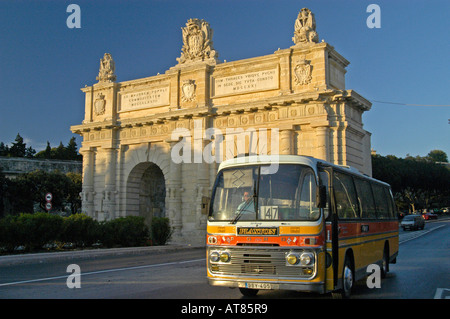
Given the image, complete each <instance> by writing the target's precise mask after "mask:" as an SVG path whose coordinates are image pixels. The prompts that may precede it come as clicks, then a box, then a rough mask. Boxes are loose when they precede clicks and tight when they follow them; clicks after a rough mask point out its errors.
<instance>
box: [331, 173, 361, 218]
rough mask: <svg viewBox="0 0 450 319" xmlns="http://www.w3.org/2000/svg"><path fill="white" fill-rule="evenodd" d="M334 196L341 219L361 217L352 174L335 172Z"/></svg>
mask: <svg viewBox="0 0 450 319" xmlns="http://www.w3.org/2000/svg"><path fill="white" fill-rule="evenodd" d="M333 188H334V197H335V199H336V209H337V213H338V217H339V218H340V219H355V218H359V212H358V204H357V199H356V192H355V187H354V185H353V180H352V177H351V176H348V175H345V174H341V173H339V172H335V173H334V176H333Z"/></svg>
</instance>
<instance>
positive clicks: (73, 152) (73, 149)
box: [66, 137, 82, 160]
mask: <svg viewBox="0 0 450 319" xmlns="http://www.w3.org/2000/svg"><path fill="white" fill-rule="evenodd" d="M66 157H67V159H69V160H81V159H82V156H81V155H80V154H78V152H77V143H76V142H75V137H72V138H71V139H70V141H69V144H67V147H66Z"/></svg>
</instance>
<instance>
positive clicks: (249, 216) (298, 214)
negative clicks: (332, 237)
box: [209, 164, 320, 224]
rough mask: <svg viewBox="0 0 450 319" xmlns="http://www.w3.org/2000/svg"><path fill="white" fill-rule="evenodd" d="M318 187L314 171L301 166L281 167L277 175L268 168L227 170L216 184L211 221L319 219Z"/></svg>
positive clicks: (287, 165)
mask: <svg viewBox="0 0 450 319" xmlns="http://www.w3.org/2000/svg"><path fill="white" fill-rule="evenodd" d="M316 185H317V184H316V179H315V175H314V172H313V170H312V169H311V168H310V167H307V166H303V165H298V164H280V165H279V167H278V170H277V172H276V173H272V172H270V169H269V166H264V165H253V166H240V167H236V168H229V169H224V170H222V171H220V172H219V174H218V176H217V179H216V183H215V185H214V189H213V192H212V197H211V204H212V205H211V208H210V213H209V221H229V222H230V223H232V224H234V223H236V222H237V221H239V220H241V221H243V220H247V221H255V220H263V221H273V220H277V221H280V220H292V221H312V220H317V219H318V218H319V217H320V210H319V208H317V207H316Z"/></svg>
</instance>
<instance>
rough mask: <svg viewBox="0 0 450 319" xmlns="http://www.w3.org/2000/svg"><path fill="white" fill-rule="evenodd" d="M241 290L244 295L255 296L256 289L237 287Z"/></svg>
mask: <svg viewBox="0 0 450 319" xmlns="http://www.w3.org/2000/svg"><path fill="white" fill-rule="evenodd" d="M239 290H240V291H241V294H243V295H244V296H245V297H255V296H256V294H257V293H258V291H259V290H258V289H249V288H239Z"/></svg>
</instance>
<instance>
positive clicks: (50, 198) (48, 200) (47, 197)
mask: <svg viewBox="0 0 450 319" xmlns="http://www.w3.org/2000/svg"><path fill="white" fill-rule="evenodd" d="M52 199H53V195H52V193H47V194H45V200H46V201H47V202H51V200H52Z"/></svg>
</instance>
